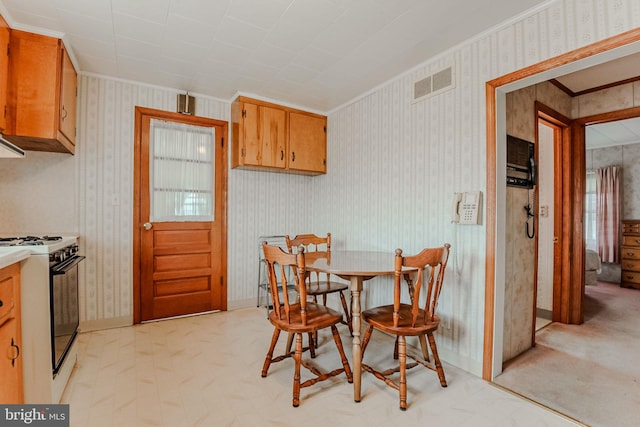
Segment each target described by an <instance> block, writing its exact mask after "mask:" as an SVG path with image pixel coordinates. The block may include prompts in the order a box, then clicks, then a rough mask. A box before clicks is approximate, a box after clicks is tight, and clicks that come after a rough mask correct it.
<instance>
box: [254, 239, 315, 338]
mask: <svg viewBox="0 0 640 427" xmlns="http://www.w3.org/2000/svg"><path fill="white" fill-rule="evenodd" d="M262 250H263V251H264V259H265V263H266V267H267V277H268V279H269V290H270V292H271V300H272V301H273V310H274V311H275V313H276V315H277V316H278V318H279V319H281V320H286V321H287V322H288V323H292V319H291V306H292V305H293V304H294V303H296V302H299V304H300V313H301V318H302V324H303V325H306V322H307V319H306V313H307V311H306V299H307V295H306V288H305V286H304V285H303V286H300V284H301V283H304V282H303V280H304V279H302V278H304V277H305V274H306V273H305V259H304V252H305V250H304V247H301V248H299V250H298V252H297V253H295V254H289V253H287V252H285V251H284V250H282V248H281V247H279V246H271V245H268V244H267V243H266V242H263V243H262ZM289 269H291V271H292V272H293V280H294V281H295V286H296V289H298V292H299V294H300V300H299V301H297V298H295V299H294V300H290V298H289V294H288V293H287V292H286V289H287V285H290V284H291V283H290V281H291V279H290V278H289V277H290V275H289V274H287V270H289ZM278 281H281V283H278ZM280 289H282V290H283V292H282V299H281V298H280V292H279V290H280Z"/></svg>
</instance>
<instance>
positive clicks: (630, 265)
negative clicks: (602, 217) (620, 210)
mask: <svg viewBox="0 0 640 427" xmlns="http://www.w3.org/2000/svg"><path fill="white" fill-rule="evenodd" d="M621 246H622V247H621V250H620V255H621V258H622V261H621V270H622V274H621V280H620V286H622V287H623V288H635V289H640V220H638V219H625V220H622V245H621Z"/></svg>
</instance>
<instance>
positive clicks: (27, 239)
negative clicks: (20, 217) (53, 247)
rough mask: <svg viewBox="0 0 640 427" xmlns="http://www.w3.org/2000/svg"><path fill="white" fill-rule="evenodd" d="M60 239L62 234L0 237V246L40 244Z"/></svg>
mask: <svg viewBox="0 0 640 427" xmlns="http://www.w3.org/2000/svg"><path fill="white" fill-rule="evenodd" d="M58 240H62V236H42V237H38V236H22V237H0V246H41V245H46V244H48V243H50V242H56V241H58Z"/></svg>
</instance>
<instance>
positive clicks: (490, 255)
mask: <svg viewBox="0 0 640 427" xmlns="http://www.w3.org/2000/svg"><path fill="white" fill-rule="evenodd" d="M637 41H640V28H635V29H633V30H630V31H627V32H624V33H621V34H619V35H616V36H613V37H609V38H607V39H604V40H601V41H599V42H596V43H593V44H591V45H588V46H585V47H582V48H579V49H575V50H572V51H570V52H567V53H565V54H563V55H559V56H556V57H553V58H550V59H548V60H545V61H542V62H540V63H537V64H534V65H531V66H528V67H525V68H522V69H520V70H517V71H514V72H512V73H509V74H506V75H504V76H501V77H498V78H496V79H493V80H491V81H489V82H487V83H486V97H487V98H486V119H487V128H486V132H487V154H486V158H487V168H486V169H487V192H486V193H487V195H486V201H487V203H486V210H487V217H486V258H485V307H484V310H485V311H484V321H485V324H484V348H483V360H482V378H484V379H485V380H488V381H491V380H493V347H494V342H495V336H494V334H495V286H496V275H495V273H496V265H495V264H496V202H497V201H496V185H497V182H496V170H495V164H496V155H497V154H496V136H497V135H496V119H497V112H496V91H497V90H498V89H499V88H500V87H502V86H505V85H507V84H509V83H513V82H516V81H519V80H522V79H525V78H528V77H532V76H534V75H536V74H539V73H541V72H544V71H547V70H551V69H554V68H557V67H560V66H562V65H566V64H569V63H572V62H575V61H579V60H582V59H585V58H588V57H590V56H593V55H597V54H600V53H603V52H606V51H608V50H611V49H615V48H618V47H621V46H624V45H627V44H630V43H634V42H637ZM577 160H578V159H577ZM580 188H582V187H580ZM574 200H575V198H574ZM576 215H577V214H576ZM580 223H581V222H580Z"/></svg>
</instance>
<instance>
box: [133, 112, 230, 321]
mask: <svg viewBox="0 0 640 427" xmlns="http://www.w3.org/2000/svg"><path fill="white" fill-rule="evenodd" d="M151 119H161V120H166V121H173V122H180V123H187V124H191V125H196V126H202V127H208V128H213V129H214V130H215V142H214V143H215V157H214V169H213V170H214V173H213V175H214V176H212V177H211V179H212V180H214V186H213V188H214V198H213V221H172V222H153V223H152V222H150V220H149V218H150V177H149V171H150V156H149V143H150V123H151ZM226 135H227V123H226V122H222V121H218V120H212V119H206V118H201V117H193V116H186V115H182V114H178V113H170V112H164V111H158V110H151V109H145V108H140V107H136V131H135V136H136V138H135V143H136V145H135V165H136V169H135V177H134V179H135V189H136V191H135V195H134V198H135V206H134V215H135V223H134V248H135V251H134V252H135V253H134V275H135V278H136V279H135V280H134V306H135V307H136V308H137V310H136V312H135V313H134V322H135V323H139V322H140V321H145V320H153V319H160V318H167V317H174V316H180V315H186V314H193V313H201V312H207V311H212V310H226V308H227V302H226V300H227V292H226V271H227V244H226V227H227V216H226V215H227V213H226V212H227V209H226V204H227V201H226V193H227V191H226V189H227V147H226V144H225V137H226Z"/></svg>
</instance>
